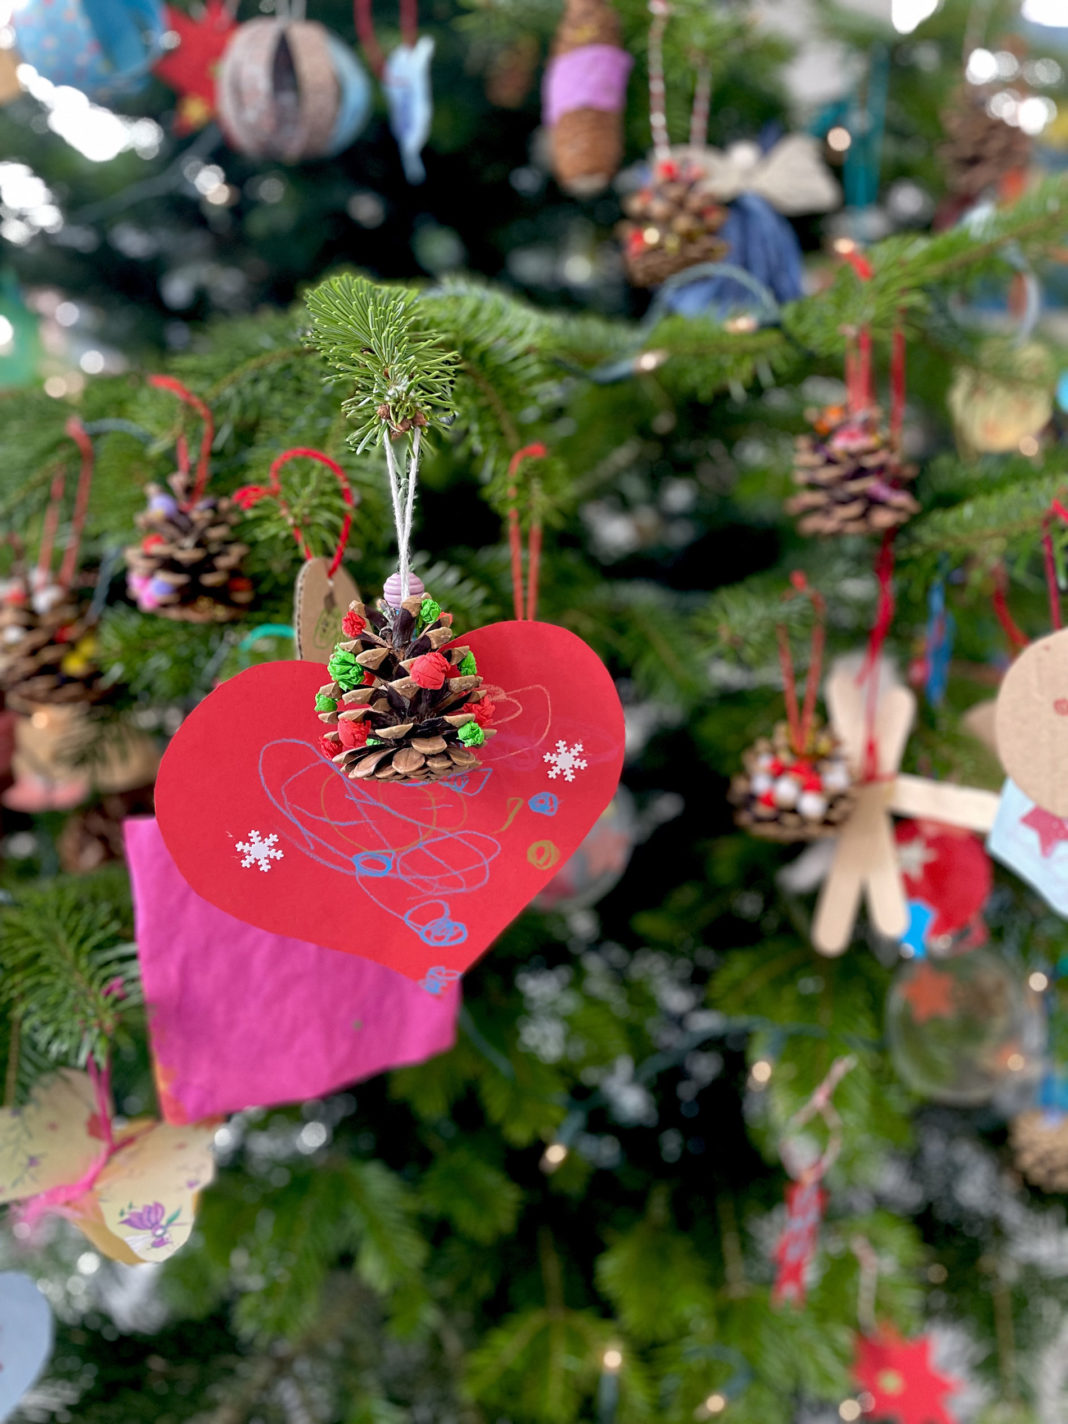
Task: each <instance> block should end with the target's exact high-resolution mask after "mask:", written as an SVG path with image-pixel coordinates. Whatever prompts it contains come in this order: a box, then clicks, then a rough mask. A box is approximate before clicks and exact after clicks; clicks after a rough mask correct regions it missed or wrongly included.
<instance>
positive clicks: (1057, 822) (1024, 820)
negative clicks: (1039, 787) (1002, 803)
mask: <svg viewBox="0 0 1068 1424" xmlns="http://www.w3.org/2000/svg"><path fill="white" fill-rule="evenodd" d="M1020 825H1021V826H1027V827H1029V829H1031V830H1032V831H1034V832H1035V834H1036V835H1037V836H1038V840H1039V844H1040V845H1041V847H1042V854H1043V855H1052V854H1053V852H1054V851H1055V850H1056V849H1057V846H1058V845H1059V844H1060V842H1061V841H1068V821H1066V820H1064V819H1062V817H1060V816H1055V815H1054V814H1053V812H1052V811H1044V810H1043V809H1042V807H1041V806H1034V807H1032V808H1031V810H1030V811H1028V813H1027V815H1026V816H1021V817H1020Z"/></svg>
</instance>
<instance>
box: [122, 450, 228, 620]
mask: <svg viewBox="0 0 1068 1424" xmlns="http://www.w3.org/2000/svg"><path fill="white" fill-rule="evenodd" d="M168 483H169V484H170V486H171V489H172V490H173V494H168V493H167V491H166V490H163V489H161V488H160V487H159V485H148V486H147V487H146V490H145V493H146V494H147V495H148V508H147V509H146V510H145V512H144V513H143V514H139V515H138V516H137V527H138V528H139V529H141V530H143V531H144V538H143V539H142V540H141V542H140V544H133V545H131V546H130V547H129V548H128V549H127V550H126V564H127V575H126V583H127V588H128V590H129V593H130V597H131V598H132V599H133V600H134V602H135V603H136V604H137V606H138V608H140V609H141V611H142V612H143V613H159V614H160V615H161V616H162V617H164V618H175V619H180V620H181V621H183V622H186V623H225V622H228V621H229V620H230V619H232V618H237V617H238V616H239V615H240V613H241V612H242V610H243V609H245V608H247V607H248V606H249V604H250V603H251V602H252V598H253V591H252V585H251V583H250V582H249V580H248V579H247V578H245V577H244V576H243V575H242V573H241V561H242V559H243V558H244V557H245V555H246V554H247V553H248V546H247V545H245V544H242V543H240V542H239V541H238V540H237V539H236V538H235V535H234V529H235V527H236V525H237V523H238V520H239V519H240V517H241V516H240V513H239V511H238V510H237V509H236V507H235V506H234V504H233V501H232V500H230V499H228V498H226V497H223V498H220V499H211V498H205V499H200V500H198V501H197V503H196V504H194V505H193V506H192V507H191V508H187V505H188V495H189V490H190V487H191V482H190V478H189V477H188V476H187V475H185V474H183V473H182V472H176V473H175V474H173V475H172V476H171V478H170V480H169V481H168Z"/></svg>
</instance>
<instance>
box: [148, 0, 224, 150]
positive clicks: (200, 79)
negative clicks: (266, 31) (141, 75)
mask: <svg viewBox="0 0 1068 1424" xmlns="http://www.w3.org/2000/svg"><path fill="white" fill-rule="evenodd" d="M164 14H165V16H166V22H167V31H168V34H169V35H173V36H174V37H175V41H176V42H175V43H174V44H173V45H172V46H171V48H170V49H168V50H167V51H166V53H165V54H164V55H163V57H162V58H161V59H159V60H157V62H156V66H155V70H154V73H155V74H156V77H157V78H159V79H162V80H163V82H164V84H166V85H167V86H168V87H169V88H171V89H173V90H174V91H175V92H176V93H177V94H178V95H180V98H179V100H178V114H177V117H176V119H175V123H174V131H175V133H176V134H188V133H194V132H195V131H196V130H197V129H201V128H203V127H204V125H205V124H206V123H207V122H208V121H209V120H210V119H212V118H214V116H215V108H216V103H215V84H216V78H217V75H218V70H219V64H220V62H221V60H222V57H223V54H224V52H225V50H226V46H227V45H228V44H229V43H230V38H231V36H232V35H233V33H234V30H235V29H236V28H237V21H236V20H235V19H234V13H233V7H232V6H231V5H229V4H228V3H227V0H205V4H204V6H203V8H202V10H201V11H200V12H199V13H198V14H196V15H193V14H190V13H189V12H187V11H185V10H177V9H175V8H174V7H173V6H170V5H168V6H167V7H166V9H165V11H164Z"/></svg>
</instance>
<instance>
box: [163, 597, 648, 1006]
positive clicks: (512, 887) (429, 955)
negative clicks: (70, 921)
mask: <svg viewBox="0 0 1068 1424" xmlns="http://www.w3.org/2000/svg"><path fill="white" fill-rule="evenodd" d="M416 606H418V604H417V605H416ZM387 607H388V605H387ZM394 612H396V610H394ZM350 626H351V625H350ZM462 646H463V648H464V649H466V650H467V652H466V653H465V654H464V657H465V658H466V657H470V658H471V660H472V661H473V663H474V665H475V666H476V667H477V670H478V671H477V674H467V673H464V672H460V671H459V669H458V668H457V669H456V670H457V673H458V676H457V677H456V678H455V679H452V678H450V679H449V680H450V682H451V683H452V684H453V685H454V686H457V687H458V689H460V693H461V695H460V701H459V702H458V703H457V704H456V710H455V713H454V714H452V715H453V717H454V720H455V721H459V723H460V725H459V726H458V727H457V726H453V725H452V724H450V723H449V721H448V718H447V717H443V718H439V719H438V721H439V722H441V723H444V724H445V727H444V731H445V735H443V734H442V732H440V731H438V730H436V729H435V730H432V731H431V732H430V733H429V734H428V735H427V736H426V737H425V738H420V737H415V738H413V737H412V730H413V725H412V722H411V720H410V719H409V720H408V721H407V722H403V721H402V722H394V723H393V724H392V725H389V724H387V723H386V722H385V717H386V715H387V714H386V713H384V712H383V713H378V712H375V711H374V709H373V707H372V702H373V701H374V700H375V699H379V700H385V699H384V694H380V693H379V692H378V690H376V689H373V688H368V687H367V686H366V685H365V683H364V677H363V676H357V674H356V667H357V665H358V664H357V659H358V658H363V659H364V660H365V661H364V663H361V664H359V667H360V669H361V671H362V670H363V668H364V667H366V666H367V664H369V663H373V662H375V660H376V658H377V661H378V665H379V666H382V659H381V658H379V657H378V653H377V651H376V650H373V649H372V650H371V651H370V652H369V653H360V654H353V653H352V652H351V651H349V652H345V650H344V649H343V652H345V657H344V658H342V659H341V662H340V663H338V664H335V663H334V659H331V670H332V671H333V669H334V667H335V666H336V667H337V668H338V670H339V671H340V672H341V673H342V676H343V679H344V683H347V684H349V685H350V687H351V690H349V691H345V692H343V693H342V701H341V703H340V704H338V703H336V701H335V699H334V698H331V697H329V695H328V694H325V693H323V691H322V684H323V672H324V670H323V669H322V668H321V667H319V666H317V665H315V664H311V663H299V662H282V663H267V664H261V665H260V666H258V667H253V668H249V669H248V670H247V671H245V672H242V673H240V674H238V676H237V677H235V678H232V679H231V680H230V681H228V682H225V683H223V684H222V685H221V686H220V687H218V688H217V689H216V690H215V691H214V692H213V693H212V694H211V695H210V696H209V697H208V698H207V699H206V700H205V701H204V702H202V703H201V704H200V706H199V707H197V708H196V710H195V711H194V712H193V713H192V715H191V716H190V717H188V718H187V719H186V721H185V722H184V723H183V724H182V726H181V727H180V728H179V730H178V732H177V734H176V736H175V737H174V739H173V741H172V742H171V744H170V747H169V748H168V750H167V753H166V755H165V756H164V759H163V764H162V766H161V768H160V775H159V780H158V782H157V787H156V809H157V815H158V817H159V822H160V827H161V829H162V831H163V836H164V839H165V841H166V842H167V846H168V848H169V850H170V851H171V854H172V855H173V856H174V859H175V861H176V863H177V865H178V869H179V870H180V871H181V873H182V875H183V876H184V878H185V879H186V880H187V881H188V882H189V884H190V885H191V886H192V887H193V889H194V890H195V891H196V892H197V893H198V894H199V895H201V896H203V898H204V899H206V900H210V901H211V902H212V903H213V904H215V905H217V906H218V907H219V908H220V909H223V910H225V911H227V913H229V914H231V915H234V916H236V917H237V918H238V919H242V920H246V921H248V922H249V923H250V924H253V925H257V926H259V927H260V928H261V929H265V930H269V931H271V932H272V933H274V934H281V935H288V936H291V937H293V938H297V939H307V938H308V937H309V935H314V937H315V940H316V942H317V943H319V944H322V945H327V946H329V947H330V948H332V949H340V950H344V951H346V952H347V953H350V954H358V955H362V956H363V957H364V958H367V959H373V960H376V961H377V962H378V963H380V964H385V965H388V966H389V967H390V968H393V969H396V970H398V971H399V972H401V973H402V974H406V975H408V976H409V977H410V978H413V979H419V980H424V982H426V983H427V985H428V987H431V986H432V985H433V984H434V983H435V982H439V979H440V972H445V973H446V974H451V975H455V974H456V973H460V972H463V970H465V969H466V968H467V967H468V966H469V965H470V964H472V963H473V962H474V960H475V959H477V958H478V956H479V955H480V954H481V953H482V952H483V950H485V949H486V948H487V947H488V946H489V945H490V943H491V942H492V941H493V939H494V938H495V937H496V936H497V935H498V934H499V933H500V932H501V930H502V929H504V927H505V925H507V924H508V922H509V921H510V920H512V919H513V918H514V917H515V915H517V914H518V913H519V911H520V910H521V909H522V908H523V906H524V905H526V904H527V903H529V901H530V900H532V899H533V897H534V896H535V895H536V894H537V893H538V891H539V890H541V889H542V888H543V887H544V886H545V885H546V883H547V882H548V881H549V879H550V878H551V877H552V874H553V872H554V871H555V870H556V868H557V867H558V866H559V865H560V863H561V862H562V861H563V860H565V859H566V858H567V857H569V856H570V855H571V854H572V853H573V852H574V851H575V850H576V849H577V847H578V845H579V843H580V842H581V841H582V839H583V837H584V836H585V835H586V833H587V831H589V829H590V827H591V826H592V825H593V823H594V822H595V821H596V819H597V817H598V816H599V815H600V813H601V812H602V811H603V810H604V808H605V806H606V805H607V804H608V802H609V801H610V799H611V797H612V795H613V793H614V792H615V789H616V785H617V783H618V781H619V773H620V767H621V764H622V758H623V714H622V709H621V707H620V705H619V699H618V697H617V695H616V691H615V688H614V686H613V684H612V680H611V678H610V676H609V674H608V672H607V671H606V669H605V668H604V666H603V664H602V663H601V661H600V659H599V658H598V657H597V656H596V654H595V653H594V652H593V651H592V649H590V648H589V647H587V646H586V644H585V643H583V642H582V641H581V640H580V639H579V638H577V637H575V635H574V634H573V633H569V632H567V631H566V630H565V629H563V628H557V627H553V626H551V625H549V624H543V623H533V622H526V621H524V622H513V623H497V624H493V625H491V626H490V627H487V628H480V629H476V631H475V632H473V633H471V634H469V635H468V636H467V637H466V638H465V639H464V640H463V645H462ZM450 650H453V651H455V645H454V644H452V643H448V642H447V643H443V644H441V645H440V647H439V649H437V650H435V652H432V653H428V654H419V655H418V656H419V657H420V658H424V659H427V660H428V661H429V663H430V666H429V667H426V666H420V667H418V668H416V667H414V666H413V667H412V668H410V669H408V672H409V673H414V676H408V677H406V678H402V679H398V681H402V682H403V683H404V687H403V691H402V692H397V691H396V690H395V689H394V688H393V686H392V684H391V692H390V694H389V696H390V698H391V699H392V698H397V699H400V698H401V697H402V696H405V695H406V696H407V697H408V698H409V699H410V701H409V702H408V704H407V705H408V706H412V705H416V706H418V705H419V704H420V702H421V699H423V698H424V696H425V695H426V694H428V693H430V692H433V691H440V690H441V688H443V687H444V678H445V676H447V674H444V675H442V678H441V681H440V683H439V686H438V688H437V689H434V688H427V687H425V686H421V685H420V683H419V681H418V678H419V677H421V676H422V677H425V678H427V679H429V680H431V681H433V679H434V678H435V677H436V676H437V675H438V673H439V672H440V671H441V669H440V667H438V665H437V664H436V663H435V662H434V657H435V656H436V657H439V658H441V660H442V662H443V663H447V659H448V654H449V653H450ZM390 656H391V657H392V656H393V655H392V654H391V655H390ZM346 659H351V660H352V666H351V667H346V666H343V664H344V663H345V660H346ZM417 660H418V659H416V658H413V659H408V660H407V661H410V662H412V663H413V664H414V663H415V662H416V661H417ZM462 662H463V660H461V665H462ZM448 666H449V667H450V668H452V667H453V664H448ZM371 676H373V674H371ZM479 680H481V683H482V686H481V688H479V689H477V690H478V691H479V692H481V694H482V696H481V699H480V701H481V702H482V703H488V704H489V706H490V707H491V708H492V726H491V727H490V728H488V730H489V731H492V732H494V733H495V735H494V736H493V737H492V739H486V740H485V742H484V744H483V745H479V746H478V747H477V754H476V753H475V752H473V751H471V749H470V748H469V747H468V745H467V743H468V740H469V736H467V735H465V736H464V737H463V738H462V739H461V737H460V736H459V733H460V732H463V731H464V728H473V729H476V730H477V731H480V730H481V728H480V726H479V723H478V721H477V720H476V716H475V712H474V711H473V710H472V711H470V712H465V711H464V710H462V709H463V708H464V707H465V706H466V705H467V704H466V703H465V702H464V700H463V692H462V688H463V685H464V684H465V683H466V684H470V683H471V682H475V683H477V682H479ZM357 682H358V683H359V684H360V685H359V686H357V685H355V684H356V683H357ZM328 686H329V684H328ZM470 690H471V691H474V690H475V689H470ZM368 693H370V694H371V695H370V696H368V695H367V694H368ZM323 697H325V698H326V701H328V702H330V703H332V704H334V711H333V712H331V711H323V712H322V714H321V715H323V716H324V717H327V718H331V717H332V718H333V719H334V721H335V722H336V725H337V727H338V728H339V729H341V730H339V731H337V732H333V733H329V734H328V736H333V737H335V738H336V741H335V742H334V743H333V744H332V746H331V747H330V748H328V750H332V751H334V757H330V756H328V755H327V754H326V753H325V752H324V751H323V749H322V747H321V745H320V744H321V742H322V740H323V738H322V731H323V725H322V723H321V722H318V721H317V720H316V717H315V711H314V710H313V709H314V708H315V707H316V705H317V699H321V698H323ZM319 705H320V706H321V705H322V703H321V702H320V703H319ZM400 705H401V707H404V706H405V703H404V702H403V701H402V702H401V704H400ZM476 705H478V704H476ZM338 707H340V711H338V710H337V709H338ZM253 709H254V710H253ZM353 714H355V716H354V715H353ZM396 715H402V714H399V713H398V714H396ZM478 715H479V716H482V717H485V715H486V711H485V709H484V710H483V712H481V713H479V714H478ZM376 724H377V725H376ZM364 727H367V728H369V730H368V731H366V732H365V731H363V730H362V729H363V728H364ZM376 730H380V731H390V732H394V731H398V732H399V735H394V736H392V737H391V738H390V739H388V740H387V739H385V738H375V737H374V732H375V731H376ZM405 738H408V740H409V745H408V746H403V747H401V748H400V750H396V751H393V750H391V747H390V742H392V743H393V745H394V746H397V745H398V743H400V742H402V741H403V740H404V739H405ZM470 740H472V742H473V741H474V737H473V736H471V737H470ZM439 742H440V743H441V749H439V745H438V744H439ZM417 744H418V745H417ZM409 752H410V753H411V755H410V756H408V755H407V753H409ZM351 757H355V758H356V761H357V764H356V765H355V766H352V765H351V761H350V767H349V769H346V766H345V765H343V764H342V763H345V761H346V759H347V758H351ZM335 758H337V760H335ZM442 758H444V759H445V767H441V766H440V762H441V760H442ZM415 761H418V762H419V763H421V767H423V766H425V768H426V769H427V771H428V772H434V773H435V774H436V775H439V776H441V779H439V780H433V781H431V780H426V779H423V780H411V779H409V778H410V777H411V776H413V775H415V774H416V773H415V772H412V773H409V772H407V771H399V772H398V773H397V774H396V775H391V776H390V777H389V778H388V779H385V780H383V779H380V777H381V776H382V775H383V773H384V772H386V771H387V770H389V771H391V770H392V767H393V766H394V764H399V765H401V766H404V767H407V766H408V765H409V764H410V763H414V762H415ZM450 761H451V763H452V767H455V770H454V771H452V769H451V767H450V766H449V763H450ZM433 763H438V764H439V765H436V766H435V765H432V764H433ZM420 769H421V768H420ZM350 772H351V773H352V774H350ZM450 773H451V774H450Z"/></svg>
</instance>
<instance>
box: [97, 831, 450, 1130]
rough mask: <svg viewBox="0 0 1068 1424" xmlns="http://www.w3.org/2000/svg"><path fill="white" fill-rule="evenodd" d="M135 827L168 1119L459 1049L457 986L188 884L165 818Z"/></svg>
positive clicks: (230, 1108)
mask: <svg viewBox="0 0 1068 1424" xmlns="http://www.w3.org/2000/svg"><path fill="white" fill-rule="evenodd" d="M125 834H126V855H127V860H128V863H129V867H130V877H131V881H132V883H133V892H134V906H135V915H136V930H137V952H138V957H139V959H140V962H141V977H142V982H143V984H144V990H145V1002H146V1004H147V1006H148V1028H149V1034H150V1037H151V1042H152V1053H153V1059H154V1065H155V1073H156V1082H157V1086H158V1088H159V1096H160V1103H161V1106H162V1109H163V1116H164V1118H165V1119H166V1120H167V1121H168V1122H172V1123H188V1122H196V1121H198V1120H199V1119H201V1118H205V1117H214V1116H216V1115H219V1114H225V1113H231V1112H237V1111H239V1110H241V1109H243V1108H248V1107H273V1106H277V1105H279V1104H283V1103H293V1102H303V1101H305V1100H306V1099H308V1098H318V1097H322V1096H324V1095H325V1094H327V1093H332V1092H336V1091H337V1090H338V1089H340V1088H342V1087H345V1086H346V1085H347V1084H349V1083H355V1082H358V1081H359V1080H360V1079H363V1078H369V1077H371V1076H373V1075H374V1074H376V1073H382V1072H385V1071H386V1070H387V1069H390V1068H398V1067H402V1066H404V1065H407V1064H412V1063H422V1062H424V1061H425V1060H426V1059H428V1058H432V1057H433V1056H434V1055H435V1054H437V1053H444V1052H445V1050H446V1049H448V1048H451V1047H452V1045H453V1043H454V1041H455V1037H456V1016H457V1014H458V1012H459V1008H460V995H459V992H458V991H457V992H448V993H444V994H430V993H427V992H426V991H425V990H424V989H423V988H422V987H421V986H420V985H418V984H413V983H412V981H411V980H410V979H406V978H404V977H403V976H402V975H400V974H395V973H394V972H393V971H392V970H390V969H386V968H383V967H382V966H381V965H379V964H375V963H373V962H371V961H370V960H367V959H362V958H358V957H356V956H355V955H350V954H338V953H337V952H336V950H332V949H323V948H321V947H320V946H319V945H317V944H310V943H308V942H307V941H304V940H295V939H287V938H283V937H282V936H280V935H274V934H268V933H266V932H264V931H263V930H260V929H256V928H255V927H254V926H252V925H250V924H248V923H247V922H246V921H243V920H238V919H235V918H234V916H233V915H228V914H226V913H225V912H224V911H223V910H220V909H217V908H216V906H214V905H212V904H209V902H208V901H207V900H203V899H201V897H200V896H199V895H197V894H196V892H195V891H194V890H192V889H191V888H190V886H189V885H188V884H186V882H185V881H184V880H183V879H182V876H181V875H180V873H179V871H178V868H177V866H176V865H175V863H174V860H173V859H172V857H171V855H170V853H169V852H168V850H167V847H166V845H165V844H164V841H163V837H162V835H161V834H160V830H159V826H158V825H157V823H156V822H155V821H154V820H152V819H151V818H149V817H144V818H138V819H132V820H128V821H127V822H126V826H125ZM175 925H181V927H182V928H181V934H180V935H178V936H176V935H175V933H174V926H175Z"/></svg>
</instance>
